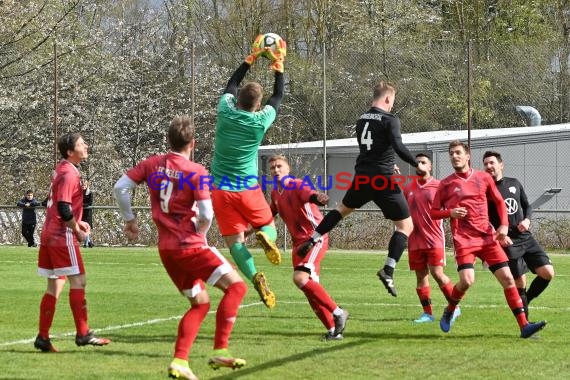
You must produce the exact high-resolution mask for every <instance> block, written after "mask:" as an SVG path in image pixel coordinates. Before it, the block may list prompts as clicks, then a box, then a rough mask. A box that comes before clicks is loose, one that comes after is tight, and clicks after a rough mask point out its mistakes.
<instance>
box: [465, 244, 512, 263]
mask: <svg viewBox="0 0 570 380" xmlns="http://www.w3.org/2000/svg"><path fill="white" fill-rule="evenodd" d="M477 257H478V258H480V259H481V260H483V261H484V262H486V263H487V264H489V266H492V265H495V264H500V263H506V262H508V261H509V259H508V257H507V255H506V254H505V251H503V248H502V247H501V245H500V244H499V242H495V243H493V244H488V245H484V246H482V247H465V248H459V249H456V250H455V261H456V262H457V265H458V266H460V265H463V264H473V263H475V260H476V258H477Z"/></svg>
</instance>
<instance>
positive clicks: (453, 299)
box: [447, 285, 465, 311]
mask: <svg viewBox="0 0 570 380" xmlns="http://www.w3.org/2000/svg"><path fill="white" fill-rule="evenodd" d="M463 296H465V293H464V292H462V291H460V290H459V289H457V285H455V286H454V287H453V290H452V291H451V296H450V297H449V304H448V305H447V310H449V311H454V310H455V308H456V307H457V304H458V303H459V302H460V301H461V300H462V299H463Z"/></svg>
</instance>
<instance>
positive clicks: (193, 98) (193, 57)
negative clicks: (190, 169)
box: [190, 41, 196, 161]
mask: <svg viewBox="0 0 570 380" xmlns="http://www.w3.org/2000/svg"><path fill="white" fill-rule="evenodd" d="M191 56H192V58H191V61H190V65H191V66H192V74H191V75H192V77H191V79H192V86H191V93H190V97H191V98H192V101H191V103H192V105H191V109H190V120H192V125H196V124H195V123H194V117H195V110H196V108H195V104H196V66H195V62H196V61H195V58H196V44H195V42H194V41H192V54H191ZM190 159H191V160H192V161H194V149H192V152H191V153H190Z"/></svg>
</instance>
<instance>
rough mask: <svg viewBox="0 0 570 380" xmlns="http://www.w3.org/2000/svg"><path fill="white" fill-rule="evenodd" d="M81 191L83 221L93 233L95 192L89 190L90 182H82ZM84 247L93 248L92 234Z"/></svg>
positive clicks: (88, 236)
mask: <svg viewBox="0 0 570 380" xmlns="http://www.w3.org/2000/svg"><path fill="white" fill-rule="evenodd" d="M81 190H83V216H82V218H81V220H82V221H84V222H85V223H87V224H89V227H91V230H92V231H93V208H92V206H93V192H92V191H91V189H90V188H89V181H88V180H84V181H82V182H81ZM83 247H85V248H87V247H89V248H93V238H92V237H91V234H89V235H87V237H86V238H85V241H84V242H83Z"/></svg>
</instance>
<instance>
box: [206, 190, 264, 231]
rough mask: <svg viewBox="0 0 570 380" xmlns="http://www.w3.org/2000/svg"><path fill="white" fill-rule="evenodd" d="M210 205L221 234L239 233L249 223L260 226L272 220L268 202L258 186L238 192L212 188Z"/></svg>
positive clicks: (245, 228)
mask: <svg viewBox="0 0 570 380" xmlns="http://www.w3.org/2000/svg"><path fill="white" fill-rule="evenodd" d="M212 205H213V207H214V214H215V215H216V221H217V223H218V229H219V230H220V233H221V234H222V236H228V235H236V234H239V233H240V232H243V231H245V230H247V228H248V226H249V225H250V224H251V225H252V226H253V227H254V228H260V227H263V226H266V225H268V224H271V222H272V221H273V214H272V213H271V209H270V208H269V204H268V203H267V201H266V200H265V196H264V195H263V192H262V191H261V188H259V187H257V188H256V189H254V190H245V191H240V192H235V191H226V190H216V189H214V190H212Z"/></svg>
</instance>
